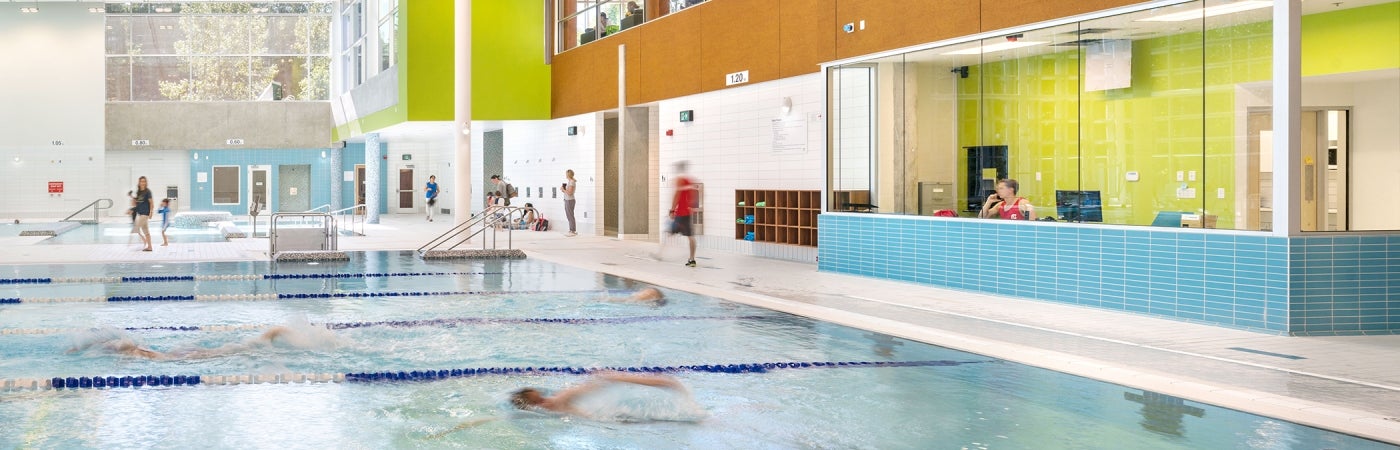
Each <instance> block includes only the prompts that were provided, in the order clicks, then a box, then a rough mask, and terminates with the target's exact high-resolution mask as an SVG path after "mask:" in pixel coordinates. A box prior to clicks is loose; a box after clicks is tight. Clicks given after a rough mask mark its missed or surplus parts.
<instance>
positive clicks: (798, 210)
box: [734, 189, 821, 247]
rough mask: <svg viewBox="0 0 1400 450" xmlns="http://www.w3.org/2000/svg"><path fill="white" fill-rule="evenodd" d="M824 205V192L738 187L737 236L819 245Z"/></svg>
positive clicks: (791, 243)
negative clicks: (818, 224) (750, 218)
mask: <svg viewBox="0 0 1400 450" xmlns="http://www.w3.org/2000/svg"><path fill="white" fill-rule="evenodd" d="M820 205H821V192H820V191H776V190H775V191H770V190H751V189H737V190H735V191H734V217H735V218H736V219H737V220H736V223H735V224H734V239H740V240H750V241H754V242H771V243H775V244H789V245H804V246H808V247H816V246H817V214H820V213H821V207H820ZM749 217H752V218H753V220H752V221H750V220H747V218H749Z"/></svg>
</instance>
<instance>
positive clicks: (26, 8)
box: [19, 6, 39, 14]
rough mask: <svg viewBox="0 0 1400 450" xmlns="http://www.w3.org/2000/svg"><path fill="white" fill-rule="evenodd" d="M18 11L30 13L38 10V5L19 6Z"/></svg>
mask: <svg viewBox="0 0 1400 450" xmlns="http://www.w3.org/2000/svg"><path fill="white" fill-rule="evenodd" d="M19 12H22V13H25V14H32V13H36V12H39V7H38V6H22V7H20V8H19Z"/></svg>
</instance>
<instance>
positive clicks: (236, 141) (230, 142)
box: [227, 139, 243, 145]
mask: <svg viewBox="0 0 1400 450" xmlns="http://www.w3.org/2000/svg"><path fill="white" fill-rule="evenodd" d="M227 142H228V145H243V140H242V139H229V140H228V141H227Z"/></svg>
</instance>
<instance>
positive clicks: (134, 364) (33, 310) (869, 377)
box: [0, 252, 1394, 449]
mask: <svg viewBox="0 0 1400 450" xmlns="http://www.w3.org/2000/svg"><path fill="white" fill-rule="evenodd" d="M647 287H650V286H649V285H646V284H644V283H639V282H634V281H631V280H627V279H622V278H617V277H613V276H609V275H604V274H598V273H594V272H589V271H585V270H581V269H576V268H572V267H568V266H561V265H555V264H551V263H547V262H541V261H536V260H517V261H423V260H419V259H417V258H416V257H415V256H414V255H413V254H412V253H411V252H372V253H357V254H352V259H351V260H350V261H347V262H329V263H327V262H322V263H319V264H317V263H306V262H297V263H285V262H284V263H279V264H276V265H274V264H271V263H267V262H218V263H195V264H173V263H157V264H152V263H141V264H136V263H129V264H90V265H80V264H67V265H47V266H46V265H26V266H0V317H2V318H3V320H0V424H3V426H0V447H4V448H16V447H19V448H30V447H34V448H127V447H143V448H144V447H153V448H326V447H332V446H334V447H351V448H404V447H409V448H413V447H433V448H436V447H459V448H879V449H886V448H1114V449H1123V448H1144V449H1157V448H1181V449H1200V448H1251V449H1292V448H1297V449H1318V448H1339V449H1343V448H1344V449H1355V448H1359V449H1369V448H1394V447H1393V446H1390V445H1387V444H1383V443H1378V442H1374V441H1369V440H1365V439H1361V438H1357V437H1353V436H1348V435H1343V434H1338V433H1332V432H1329V431H1325V430H1319V429H1316V428H1311V427H1307V426H1302V425H1298V424H1294V423H1290V422H1286V421H1282V420H1276V419H1272V418H1267V417H1261V416H1257V415H1253V414H1248V413H1243V412H1238V411H1233V410H1228V409H1223V408H1218V407H1214V406H1210V405H1206V404H1200V403H1196V402H1193V401H1189V400H1182V399H1179V398H1175V397H1171V396H1167V395H1162V394H1158V393H1155V392H1149V391H1142V390H1138V389H1132V388H1127V387H1123V386H1118V385H1113V384H1108V383H1102V382H1097V381H1093V380H1089V379H1085V378H1080V377H1076V376H1071V375H1066V374H1061V373H1057V372H1053V371H1048V370H1043V369H1038V368H1034V367H1030V366H1025V365H1020V364H1015V363H1011V362H1006V361H1001V360H996V359H993V358H989V357H985V356H981V355H977V354H973V353H966V352H961V351H955V350H951V349H946V348H942V347H936V346H931V345H925V344H921V343H918V342H913V341H908V340H904V339H900V338H895V337H891V336H887V335H883V334H879V333H873V332H869V331H863V330H858V329H853V328H848V327H844V326H839V325H834V324H830V323H826V322H822V321H818V320H812V319H808V318H803V317H799V316H793V315H789V314H786V313H780V312H775V311H770V310H765V309H761V308H755V307H751V306H746V305H742V304H738V303H733V302H729V301H724V300H720V299H714V298H709V297H703V296H698V295H695V294H690V293H686V292H681V291H676V290H669V289H664V288H663V289H662V291H663V292H664V293H665V295H666V298H667V301H666V302H665V304H661V305H657V304H653V303H649V302H631V301H624V300H623V298H625V297H627V296H628V295H629V294H630V293H632V292H636V291H637V290H640V289H643V288H647ZM273 326H279V327H284V328H283V329H287V330H290V331H289V333H290V334H289V335H288V336H290V337H286V336H284V338H279V339H278V340H276V341H275V342H274V343H271V344H266V343H262V342H261V341H258V340H257V337H258V336H259V335H260V334H261V333H263V332H265V331H266V330H268V329H271V328H269V327H273ZM112 340H127V341H129V342H132V343H135V344H139V345H140V346H143V347H145V348H149V349H151V350H153V351H157V352H162V353H168V354H172V355H174V357H173V358H170V359H148V358H144V357H138V356H129V355H123V354H118V353H114V352H113V351H111V350H110V349H108V348H104V347H103V346H102V345H94V343H99V342H110V341H112ZM75 347H76V349H75ZM216 349H217V350H218V351H217V352H215V350H216ZM69 350H75V351H72V352H70V351H69ZM224 350H227V351H226V352H225V351H224ZM214 353H218V354H214ZM196 355H197V356H196ZM595 368H612V369H617V370H623V371H632V372H665V373H669V374H670V375H672V376H674V377H675V378H677V379H678V380H680V381H681V382H682V383H684V384H685V385H686V386H687V387H688V388H689V392H690V394H691V396H689V397H688V396H684V395H678V394H673V393H668V392H664V391H661V390H658V389H654V388H646V387H617V388H610V389H607V390H604V391H601V392H598V393H596V394H594V395H593V396H592V397H590V398H588V399H587V401H590V402H593V403H594V405H593V409H590V410H589V411H598V412H600V413H599V415H600V416H601V417H597V418H592V419H584V418H577V417H561V416H554V415H546V414H539V413H533V412H521V411H516V410H514V409H513V408H511V407H510V406H509V403H508V402H507V396H508V395H509V393H510V392H511V391H512V390H515V389H517V388H520V387H526V386H536V387H541V388H544V389H547V390H557V389H561V388H564V387H567V386H571V385H576V384H578V383H580V382H583V381H585V380H587V379H588V376H587V375H584V374H582V372H586V371H588V370H589V369H595ZM138 379H139V381H138ZM75 384H76V385H77V387H76V388H74V387H71V386H72V385H75ZM109 384H114V385H116V387H112V386H109ZM137 384H140V386H139V387H138V386H137ZM55 385H62V386H63V387H61V388H53V387H52V386H55ZM46 386H47V387H46ZM484 418H498V419H499V420H494V421H490V422H485V423H481V424H479V425H476V426H471V427H465V428H464V429H461V430H458V431H454V432H450V433H445V434H442V433H443V432H446V431H449V430H452V429H453V428H454V427H457V426H458V425H459V424H463V423H468V422H472V421H475V420H478V419H484Z"/></svg>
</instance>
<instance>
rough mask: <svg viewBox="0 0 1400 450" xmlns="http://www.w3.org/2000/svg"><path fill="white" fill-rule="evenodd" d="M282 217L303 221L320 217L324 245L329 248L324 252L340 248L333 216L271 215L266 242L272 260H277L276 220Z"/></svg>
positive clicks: (323, 214)
mask: <svg viewBox="0 0 1400 450" xmlns="http://www.w3.org/2000/svg"><path fill="white" fill-rule="evenodd" d="M283 217H300V218H302V219H303V221H304V220H305V218H307V217H321V218H323V219H325V220H324V221H323V222H322V224H321V227H322V230H323V231H324V232H325V233H326V240H327V242H326V243H327V244H328V246H329V247H330V248H327V249H326V250H338V249H339V248H340V238H339V235H340V231H339V230H338V229H337V228H336V224H335V216H332V215H330V214H327V213H273V214H272V217H271V218H270V219H269V222H271V225H270V229H269V230H268V232H267V240H268V241H269V245H270V246H271V248H270V250H269V253H271V255H272V258H273V259H276V258H277V223H278V219H281V218H283Z"/></svg>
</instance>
